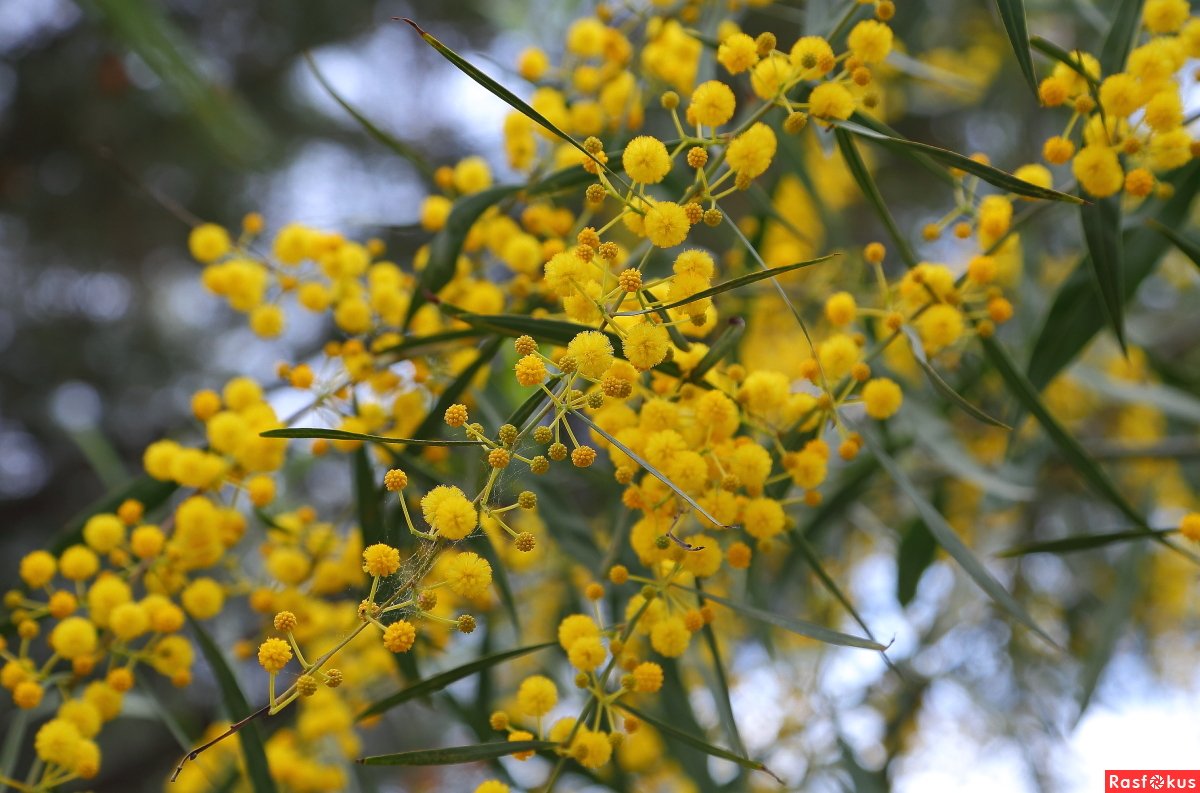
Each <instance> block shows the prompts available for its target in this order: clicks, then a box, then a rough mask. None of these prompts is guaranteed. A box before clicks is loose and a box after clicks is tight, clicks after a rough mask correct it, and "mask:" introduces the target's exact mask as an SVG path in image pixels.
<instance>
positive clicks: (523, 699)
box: [517, 675, 558, 718]
mask: <svg viewBox="0 0 1200 793" xmlns="http://www.w3.org/2000/svg"><path fill="white" fill-rule="evenodd" d="M556 704H558V689H556V688H555V686H554V681H553V680H551V679H550V678H548V677H544V676H542V675H533V676H531V677H527V678H525V679H524V680H522V681H521V686H520V687H519V688H518V689H517V708H518V709H520V711H521V712H522V713H524V714H525V715H526V716H533V717H535V718H536V717H539V716H545V715H546V714H547V713H549V712H550V711H551V710H553V709H554V706H555V705H556Z"/></svg>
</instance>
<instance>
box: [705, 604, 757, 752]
mask: <svg viewBox="0 0 1200 793" xmlns="http://www.w3.org/2000/svg"><path fill="white" fill-rule="evenodd" d="M701 633H703V634H704V644H705V646H707V647H708V655H709V657H710V658H711V659H712V666H713V677H714V678H716V682H717V685H716V691H714V692H713V700H714V701H715V702H716V705H717V713H719V714H720V716H721V724H722V725H723V726H724V728H725V734H726V735H727V736H729V742H730V743H731V744H733V748H734V749H735V750H737V753H738V754H741V755H744V754H746V745H745V744H744V743H742V736H741V733H739V732H738V726H737V717H736V716H735V715H734V712H733V700H732V699H731V697H730V696H729V677H728V676H727V675H726V674H725V665H724V663H723V662H722V661H721V648H720V647H719V646H718V645H717V635H716V633H715V632H714V631H713V629H712V626H711V625H709V624H708V623H707V622H706V623H704V627H703V628H701Z"/></svg>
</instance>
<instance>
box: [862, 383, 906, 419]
mask: <svg viewBox="0 0 1200 793" xmlns="http://www.w3.org/2000/svg"><path fill="white" fill-rule="evenodd" d="M862 400H863V407H864V408H866V411H867V415H868V416H870V417H871V418H873V419H886V418H889V417H891V416H892V415H894V414H895V413H896V411H897V410H899V409H900V403H901V402H903V401H904V394H903V393H902V392H901V391H900V386H899V385H897V384H896V382H895V381H894V380H889V379H888V378H886V377H876V378H873V379H871V380H868V381H867V384H866V385H865V386H863V390H862Z"/></svg>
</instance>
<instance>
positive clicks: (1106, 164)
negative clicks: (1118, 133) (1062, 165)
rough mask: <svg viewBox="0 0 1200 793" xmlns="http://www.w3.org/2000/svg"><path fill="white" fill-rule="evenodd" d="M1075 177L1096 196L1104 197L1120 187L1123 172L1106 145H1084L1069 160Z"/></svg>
mask: <svg viewBox="0 0 1200 793" xmlns="http://www.w3.org/2000/svg"><path fill="white" fill-rule="evenodd" d="M1071 171H1072V173H1074V174H1075V178H1076V179H1078V180H1079V183H1080V184H1081V185H1083V189H1084V190H1087V191H1088V192H1089V193H1091V194H1092V195H1094V196H1096V197H1097V198H1106V197H1107V196H1110V195H1112V194H1113V193H1116V192H1117V191H1118V190H1120V189H1121V185H1123V184H1124V183H1125V174H1124V173H1123V172H1122V171H1121V163H1120V161H1118V160H1117V154H1116V152H1114V151H1113V150H1112V149H1110V148H1108V147H1107V146H1101V145H1093V146H1084V147H1083V148H1082V149H1080V150H1079V153H1078V154H1076V155H1075V159H1074V160H1073V161H1072V162H1071Z"/></svg>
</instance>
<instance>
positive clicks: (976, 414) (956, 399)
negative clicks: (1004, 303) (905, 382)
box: [904, 326, 1012, 430]
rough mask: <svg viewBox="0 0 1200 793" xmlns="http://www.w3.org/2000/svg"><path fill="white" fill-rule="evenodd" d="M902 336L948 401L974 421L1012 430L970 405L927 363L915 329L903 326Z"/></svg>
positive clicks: (914, 356)
mask: <svg viewBox="0 0 1200 793" xmlns="http://www.w3.org/2000/svg"><path fill="white" fill-rule="evenodd" d="M904 336H905V338H906V339H907V340H908V346H909V349H911V350H912V354H913V358H915V359H916V360H917V365H918V366H920V367H921V371H923V372H924V373H925V377H926V379H927V380H929V383H930V385H932V386H933V387H934V389H936V390H937V391H938V392H940V393H941V394H942V396H944V397H946V398H947V399H949V400H950V403H951V404H952V405H954V406H955V407H957V408H958V409H959V410H961V411H962V412H964V413H966V414H967V415H968V416H970V417H971V418H973V419H975V420H976V421H981V422H983V423H984V424H990V425H992V426H993V427H999V428H1000V429H1004V430H1012V427H1010V426H1008V425H1007V424H1005V423H1004V422H1003V421H1000V420H999V419H995V418H992V417H991V416H989V415H988V414H987V413H984V412H983V411H982V410H980V409H979V408H977V407H975V406H974V405H972V404H971V403H970V402H968V401H967V400H966V399H964V398H963V396H962V395H961V394H959V393H958V392H957V391H955V390H954V388H953V386H951V385H950V384H949V383H947V382H946V381H945V380H944V379H943V378H942V376H941V375H940V374H938V371H937V370H936V369H934V368H933V365H932V364H931V363H929V358H928V356H926V355H925V345H923V344H922V343H921V340H920V339H919V338H917V335H916V331H914V330H913V329H912V328H911V327H909V326H905V327H904Z"/></svg>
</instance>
